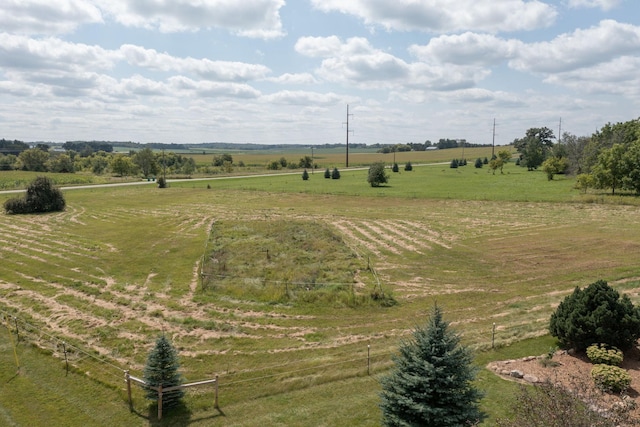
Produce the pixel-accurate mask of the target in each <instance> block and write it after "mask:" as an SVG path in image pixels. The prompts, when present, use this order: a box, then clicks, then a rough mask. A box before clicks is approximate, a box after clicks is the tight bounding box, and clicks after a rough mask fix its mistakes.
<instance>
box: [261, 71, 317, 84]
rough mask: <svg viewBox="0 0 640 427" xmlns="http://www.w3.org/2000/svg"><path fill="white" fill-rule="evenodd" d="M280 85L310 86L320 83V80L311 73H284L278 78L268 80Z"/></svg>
mask: <svg viewBox="0 0 640 427" xmlns="http://www.w3.org/2000/svg"><path fill="white" fill-rule="evenodd" d="M266 80H267V81H269V82H273V83H278V84H293V85H308V84H315V83H318V80H317V79H316V78H315V77H313V74H310V73H284V74H282V75H280V76H278V77H271V78H267V79H266Z"/></svg>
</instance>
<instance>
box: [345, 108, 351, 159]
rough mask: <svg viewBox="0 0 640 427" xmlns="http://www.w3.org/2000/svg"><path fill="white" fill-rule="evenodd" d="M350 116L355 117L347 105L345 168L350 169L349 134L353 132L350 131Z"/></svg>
mask: <svg viewBox="0 0 640 427" xmlns="http://www.w3.org/2000/svg"><path fill="white" fill-rule="evenodd" d="M349 116H353V114H349V104H347V122H346V124H347V160H346V162H345V167H347V168H348V167H349V132H353V131H350V130H349Z"/></svg>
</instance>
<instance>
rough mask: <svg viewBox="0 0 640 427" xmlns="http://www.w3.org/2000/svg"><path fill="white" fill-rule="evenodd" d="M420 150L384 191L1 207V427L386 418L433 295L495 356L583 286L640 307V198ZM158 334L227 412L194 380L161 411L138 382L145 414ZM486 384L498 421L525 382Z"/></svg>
mask: <svg viewBox="0 0 640 427" xmlns="http://www.w3.org/2000/svg"><path fill="white" fill-rule="evenodd" d="M485 150H486V149H485ZM489 150H490V148H489ZM443 151H444V150H443ZM476 153H480V152H474V153H473V154H471V153H469V154H467V155H466V157H467V158H469V159H472V158H474V157H477V156H480V154H476ZM398 155H400V153H398ZM438 155H441V156H443V157H442V159H439V160H442V161H445V162H447V160H450V158H445V157H444V156H445V155H443V154H442V153H439V154H438ZM488 155H489V156H490V151H489V153H488ZM385 156H387V157H385V159H387V161H388V160H389V159H390V158H391V157H389V156H390V155H389V154H386V155H385ZM449 157H461V155H460V154H458V153H457V152H456V154H455V155H452V154H449ZM409 160H411V161H412V162H414V161H415V162H416V163H420V161H418V160H414V159H410V158H406V159H400V158H399V159H397V161H398V163H399V164H400V165H401V172H400V173H391V172H390V178H391V179H390V181H389V183H388V185H386V186H382V187H379V188H372V187H370V186H369V185H368V184H367V182H366V177H367V171H366V170H348V169H344V170H342V169H341V178H340V179H339V180H333V179H325V178H324V177H323V172H324V169H322V170H316V171H314V173H313V174H310V178H309V180H308V181H303V180H302V179H301V172H298V171H294V172H292V173H291V174H282V175H274V176H254V177H246V178H237V179H206V180H205V179H203V180H195V179H194V180H185V181H175V182H171V181H170V183H169V184H170V185H169V188H166V189H159V188H157V186H156V185H155V184H154V183H143V184H141V185H136V186H122V187H95V188H88V189H76V190H65V192H64V195H65V198H66V202H67V208H66V210H65V211H64V212H61V213H56V214H49V215H15V216H9V215H5V214H1V215H0V229H1V230H2V233H1V235H0V240H1V245H0V310H1V312H2V314H3V317H2V319H3V326H4V327H2V328H0V333H1V334H3V336H4V337H3V339H2V340H0V348H1V351H0V381H1V382H2V384H3V386H2V389H1V390H0V424H3V425H15V426H36V425H48V426H58V425H60V426H63V425H64V426H74V425H78V426H80V425H105V426H107V425H123V426H128V425H176V426H187V425H189V426H216V425H220V426H222V425H225V426H255V425H269V426H278V425H282V426H308V425H326V426H353V425H363V426H376V425H379V424H380V410H379V408H378V401H379V399H378V393H379V390H380V388H379V385H378V378H379V376H380V375H381V374H383V373H384V372H385V371H386V370H387V369H388V368H389V367H390V366H391V363H392V362H391V355H392V354H393V353H394V351H395V350H396V348H397V346H398V343H399V342H400V341H401V340H402V339H404V338H407V337H408V336H409V334H410V333H411V331H412V329H413V327H414V326H415V325H416V324H418V323H420V322H422V321H423V320H424V319H425V316H426V315H427V314H428V313H429V311H430V309H431V307H432V306H433V305H434V303H436V302H437V304H438V305H439V306H440V307H441V308H442V309H443V312H444V315H445V319H446V320H448V321H449V322H451V323H452V326H453V327H454V328H455V330H456V331H458V332H459V333H460V334H461V335H462V337H463V342H464V343H465V344H466V345H468V346H470V347H471V348H472V349H474V350H475V352H476V356H477V363H478V365H479V366H481V367H482V366H484V365H485V364H486V363H488V362H489V361H491V360H500V359H503V358H509V357H518V356H525V355H528V354H536V355H537V354H543V353H546V352H547V351H548V350H549V348H550V347H553V346H555V341H554V340H553V339H552V338H550V337H548V336H547V326H548V320H549V316H550V315H551V313H552V312H553V310H554V308H555V307H556V306H557V304H558V303H559V302H560V301H561V300H562V298H564V297H565V296H566V295H568V294H569V293H570V292H571V291H572V290H573V289H574V288H575V287H576V286H585V285H588V284H590V283H592V282H594V281H596V280H598V279H604V280H607V281H608V282H609V283H610V284H611V285H612V286H614V287H615V288H616V289H618V290H620V291H621V292H625V293H627V294H628V295H629V296H630V297H631V299H632V301H633V302H634V303H635V304H638V303H640V287H639V284H640V265H638V262H637V261H638V256H637V254H638V253H640V215H639V213H640V203H639V202H638V200H636V198H635V197H632V196H625V195H621V196H615V197H611V196H609V195H607V194H605V193H600V192H589V193H588V194H582V193H580V192H579V191H578V190H575V189H573V185H574V182H573V180H572V179H570V178H566V177H563V176H561V177H556V179H554V180H553V181H547V178H546V176H545V175H544V173H542V172H527V171H526V169H525V168H519V167H517V166H515V165H514V164H513V163H510V164H508V165H507V166H506V167H505V169H504V174H500V172H497V173H496V174H495V175H494V174H492V173H491V171H489V170H488V168H486V166H485V167H484V168H482V169H475V168H474V167H473V161H470V162H469V165H468V166H466V167H462V168H458V169H450V168H449V165H448V163H447V164H433V163H436V162H435V160H433V159H431V161H430V162H429V161H427V162H425V163H432V164H428V165H424V166H418V167H414V169H413V171H404V170H402V166H403V164H404V162H406V161H409ZM337 161H338V160H337V158H336V162H337ZM401 162H402V163H401ZM336 166H338V168H340V166H341V164H336ZM323 167H324V166H323ZM326 167H330V165H329V164H327V165H326ZM283 172H288V171H283ZM11 196H12V195H6V194H1V195H0V202H4V200H6V199H7V198H9V197H11ZM7 316H10V317H7ZM16 331H17V332H18V334H16ZM162 334H165V335H166V336H167V337H169V338H170V339H171V341H172V342H173V344H174V345H175V346H176V347H177V348H178V350H179V352H180V360H181V365H182V367H181V372H182V374H183V376H184V378H185V380H186V381H187V382H191V381H199V380H205V379H210V378H213V377H214V376H216V375H218V376H219V404H220V410H217V409H215V408H214V407H213V389H212V388H211V387H200V388H194V389H190V391H188V392H187V395H186V398H185V403H186V405H185V408H182V409H181V410H180V411H178V412H174V413H171V412H169V413H166V414H165V417H164V418H163V420H162V421H161V422H158V421H156V418H155V409H154V407H150V405H149V403H148V401H145V400H144V397H143V393H142V391H141V390H139V389H137V388H134V390H133V411H132V412H130V411H129V406H128V402H127V391H126V384H125V382H124V380H123V378H124V376H123V373H124V370H126V369H129V370H130V371H131V374H132V375H135V376H139V377H140V376H142V370H143V367H144V364H145V361H146V356H147V353H148V352H149V350H150V349H151V348H152V346H153V345H154V342H155V339H156V338H157V337H158V336H160V335H162ZM9 337H11V340H10V339H9ZM18 340H19V342H17V343H16V341H18ZM14 343H15V345H14ZM34 345H35V346H34ZM36 346H37V347H38V348H39V349H36V348H35V347H36ZM492 347H493V348H492ZM65 357H66V362H65ZM67 363H68V365H69V366H70V368H69V369H68V370H67V366H68V365H67ZM16 365H20V369H19V370H18V368H17V366H16ZM478 386H479V388H480V389H482V390H484V391H485V392H486V397H485V398H484V400H483V403H482V408H483V410H484V411H486V412H487V414H488V415H489V417H488V418H487V419H486V420H485V422H484V423H483V426H491V425H492V422H493V420H495V418H496V417H499V416H504V415H505V404H504V402H505V399H506V398H508V397H509V396H510V395H511V394H512V392H513V388H514V387H515V386H514V385H513V384H511V383H508V382H505V381H503V380H501V379H498V378H497V377H496V376H495V375H493V374H492V373H490V372H488V371H487V370H482V371H481V372H480V375H479V378H478ZM636 387H637V385H636ZM34 408H35V409H34Z"/></svg>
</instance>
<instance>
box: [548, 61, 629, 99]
mask: <svg viewBox="0 0 640 427" xmlns="http://www.w3.org/2000/svg"><path fill="white" fill-rule="evenodd" d="M639 69H640V57H637V56H635V57H631V56H623V57H620V58H616V59H614V60H612V61H609V62H606V63H602V64H597V65H595V66H593V67H590V68H584V69H577V70H571V71H568V72H565V73H557V74H553V75H550V76H548V77H547V78H546V79H545V81H546V82H547V83H552V84H557V85H562V86H566V87H570V88H573V89H575V90H578V91H580V92H583V93H584V92H588V93H616V94H618V95H624V96H627V97H631V98H635V99H637V97H638V94H640V74H638V70H639Z"/></svg>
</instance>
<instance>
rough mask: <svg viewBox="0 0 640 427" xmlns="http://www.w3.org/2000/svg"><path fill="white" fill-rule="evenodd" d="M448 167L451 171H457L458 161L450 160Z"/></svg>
mask: <svg viewBox="0 0 640 427" xmlns="http://www.w3.org/2000/svg"><path fill="white" fill-rule="evenodd" d="M449 167H450V168H451V169H457V168H458V159H453V160H451V164H450V165H449Z"/></svg>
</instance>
